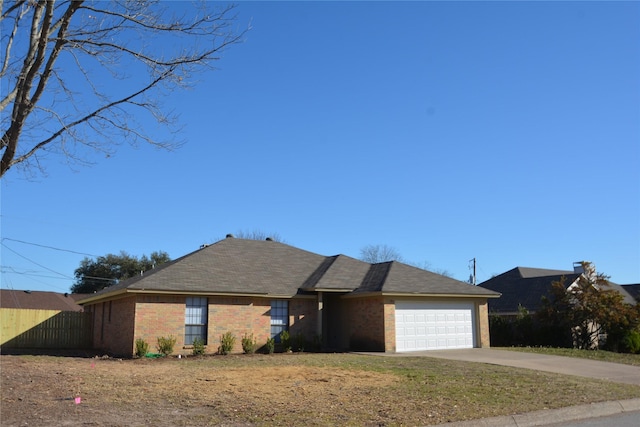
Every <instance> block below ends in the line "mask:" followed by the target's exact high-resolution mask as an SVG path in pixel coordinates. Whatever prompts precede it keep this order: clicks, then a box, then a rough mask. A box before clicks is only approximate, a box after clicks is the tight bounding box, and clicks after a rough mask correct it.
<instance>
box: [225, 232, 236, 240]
mask: <svg viewBox="0 0 640 427" xmlns="http://www.w3.org/2000/svg"><path fill="white" fill-rule="evenodd" d="M234 237H235V236H234V235H233V234H231V233H229V234H227V239H233V238H234Z"/></svg>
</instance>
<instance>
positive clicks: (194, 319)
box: [184, 297, 209, 346]
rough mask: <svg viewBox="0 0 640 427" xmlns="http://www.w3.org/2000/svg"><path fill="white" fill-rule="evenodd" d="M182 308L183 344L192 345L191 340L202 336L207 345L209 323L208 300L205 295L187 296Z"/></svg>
mask: <svg viewBox="0 0 640 427" xmlns="http://www.w3.org/2000/svg"><path fill="white" fill-rule="evenodd" d="M184 306H185V309H184V345H185V346H192V345H193V341H194V340H195V339H197V338H202V340H203V341H204V344H205V345H207V335H208V333H207V327H208V323H209V300H208V298H207V297H187V298H186V299H185V304H184Z"/></svg>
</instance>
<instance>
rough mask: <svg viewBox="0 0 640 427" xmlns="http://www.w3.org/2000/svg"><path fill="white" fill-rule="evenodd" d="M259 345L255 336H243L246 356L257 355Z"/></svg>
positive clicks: (243, 347)
mask: <svg viewBox="0 0 640 427" xmlns="http://www.w3.org/2000/svg"><path fill="white" fill-rule="evenodd" d="M257 345H258V341H257V340H256V339H255V337H254V336H253V334H249V335H247V334H244V335H243V336H242V351H244V352H245V353H246V354H253V353H255V352H256V346H257Z"/></svg>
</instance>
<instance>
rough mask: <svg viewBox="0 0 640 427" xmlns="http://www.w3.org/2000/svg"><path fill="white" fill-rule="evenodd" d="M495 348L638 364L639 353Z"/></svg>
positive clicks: (569, 349) (574, 349) (639, 359)
mask: <svg viewBox="0 0 640 427" xmlns="http://www.w3.org/2000/svg"><path fill="white" fill-rule="evenodd" d="M492 348H493V349H495V350H509V351H522V352H527V353H539V354H549V355H552V356H567V357H579V358H582V359H592V360H600V361H603V362H613V363H622V364H623V365H632V366H640V354H628V353H614V352H612V351H605V350H580V349H577V348H553V347H492Z"/></svg>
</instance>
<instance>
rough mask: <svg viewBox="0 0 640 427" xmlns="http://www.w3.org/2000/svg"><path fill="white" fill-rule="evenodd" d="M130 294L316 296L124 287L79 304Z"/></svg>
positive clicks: (310, 296)
mask: <svg viewBox="0 0 640 427" xmlns="http://www.w3.org/2000/svg"><path fill="white" fill-rule="evenodd" d="M128 295H184V296H202V297H204V296H212V297H213V296H216V297H253V298H255V297H258V298H273V299H291V298H315V295H299V294H297V295H290V294H270V293H267V292H216V291H177V290H172V291H164V290H157V289H122V290H118V291H114V292H108V293H104V294H100V295H95V296H92V297H89V298H86V299H83V300H80V301H78V304H80V305H83V304H90V303H95V302H98V301H103V300H112V299H114V298H122V297H125V296H128Z"/></svg>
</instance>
